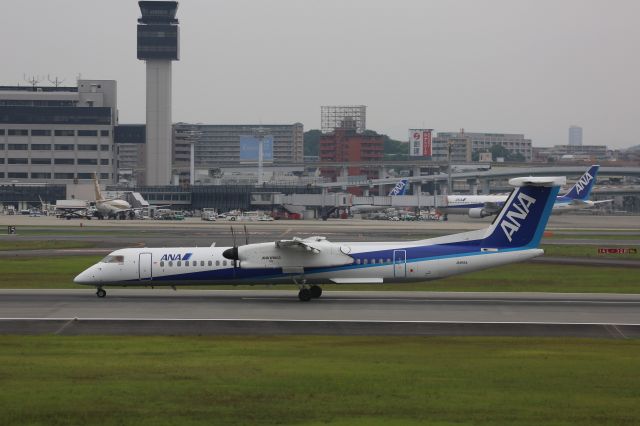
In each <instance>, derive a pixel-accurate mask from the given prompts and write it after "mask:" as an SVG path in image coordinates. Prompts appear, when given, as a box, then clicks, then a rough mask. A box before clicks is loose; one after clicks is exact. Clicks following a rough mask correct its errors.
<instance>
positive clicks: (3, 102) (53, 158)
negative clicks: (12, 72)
mask: <svg viewBox="0 0 640 426" xmlns="http://www.w3.org/2000/svg"><path fill="white" fill-rule="evenodd" d="M116 88H117V87H116V82H115V81H113V80H78V83H77V86H72V87H61V86H49V87H47V86H37V85H34V86H0V182H13V183H37V182H40V183H48V184H66V185H77V184H82V183H83V182H89V183H90V180H91V179H92V175H93V173H97V174H98V176H99V177H100V179H101V180H102V181H103V182H105V183H110V182H113V181H114V175H115V168H116V165H115V164H114V158H115V154H114V144H113V130H114V126H115V125H116V124H117V121H118V110H117V91H116ZM68 192H70V193H73V191H68Z"/></svg>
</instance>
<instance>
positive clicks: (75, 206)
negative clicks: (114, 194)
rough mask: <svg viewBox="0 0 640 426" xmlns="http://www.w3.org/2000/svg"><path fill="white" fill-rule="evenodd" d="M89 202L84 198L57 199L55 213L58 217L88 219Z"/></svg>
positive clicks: (89, 216) (89, 217)
mask: <svg viewBox="0 0 640 426" xmlns="http://www.w3.org/2000/svg"><path fill="white" fill-rule="evenodd" d="M88 211H89V204H88V203H87V202H86V201H84V200H57V201H56V209H55V214H56V217H57V218H60V219H67V220H71V219H89V220H91V215H90V214H89V213H88Z"/></svg>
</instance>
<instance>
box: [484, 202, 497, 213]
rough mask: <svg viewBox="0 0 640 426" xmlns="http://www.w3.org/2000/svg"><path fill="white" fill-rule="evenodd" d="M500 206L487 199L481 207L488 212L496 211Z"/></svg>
mask: <svg viewBox="0 0 640 426" xmlns="http://www.w3.org/2000/svg"><path fill="white" fill-rule="evenodd" d="M501 208H502V206H501V205H499V204H498V203H496V202H494V201H488V202H486V203H484V207H483V209H484V210H485V211H486V212H487V213H490V214H495V213H498V212H499V211H500V209H501Z"/></svg>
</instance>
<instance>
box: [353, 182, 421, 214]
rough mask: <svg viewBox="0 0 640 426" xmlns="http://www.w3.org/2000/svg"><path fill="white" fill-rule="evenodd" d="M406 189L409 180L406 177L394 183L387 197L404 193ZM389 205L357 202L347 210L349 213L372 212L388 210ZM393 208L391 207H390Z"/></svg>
mask: <svg viewBox="0 0 640 426" xmlns="http://www.w3.org/2000/svg"><path fill="white" fill-rule="evenodd" d="M407 189H409V180H408V179H400V180H399V181H398V183H396V184H395V186H394V187H393V188H391V191H389V194H388V195H389V197H391V196H394V195H405V194H406V193H407ZM389 209H390V207H389V206H374V205H371V204H359V205H355V206H351V207H350V208H349V211H350V212H351V214H358V213H374V212H379V211H386V210H389ZM391 209H393V208H391Z"/></svg>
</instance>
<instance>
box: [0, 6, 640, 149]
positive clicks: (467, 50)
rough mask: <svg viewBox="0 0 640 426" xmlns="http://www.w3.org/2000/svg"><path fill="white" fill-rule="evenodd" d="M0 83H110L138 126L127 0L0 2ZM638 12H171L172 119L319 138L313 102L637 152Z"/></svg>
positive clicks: (372, 122) (379, 120) (138, 92)
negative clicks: (293, 129)
mask: <svg viewBox="0 0 640 426" xmlns="http://www.w3.org/2000/svg"><path fill="white" fill-rule="evenodd" d="M2 6H3V7H2V9H3V10H2V13H1V14H0V34H1V37H0V52H2V60H1V61H0V64H1V67H0V84H16V83H22V77H23V74H25V73H26V74H27V75H33V74H37V75H47V74H50V75H51V76H58V77H60V78H66V82H65V84H74V83H75V78H76V76H77V75H78V74H81V75H82V77H83V78H95V79H101V78H104V79H115V80H117V81H118V96H119V99H118V108H119V110H120V122H121V123H133V122H144V116H145V114H144V108H145V89H144V88H145V80H144V76H145V68H144V63H143V62H142V61H138V60H137V59H136V20H137V18H138V17H139V15H140V13H139V8H138V6H137V2H136V1H131V0H126V1H125V0H109V1H107V0H100V1H97V0H57V1H51V0H37V1H36V0H3V1H2ZM639 16H640V2H639V1H637V0H615V1H604V0H603V1H593V0H576V1H569V0H562V1H558V0H532V1H524V0H491V1H489V0H482V1H481V0H460V1H454V0H439V1H427V0H387V1H378V0H317V1H316V0H314V1H306V0H269V1H266V0H263V1H258V0H253V1H249V0H215V1H212V0H208V1H207V0H183V1H181V2H180V6H179V9H178V19H179V20H180V27H181V28H180V31H181V43H180V48H181V60H180V61H179V62H176V63H174V65H173V73H174V74H173V99H174V103H173V117H174V121H187V122H203V123H264V124H269V123H292V122H296V121H300V122H302V123H304V126H305V129H312V128H319V126H320V105H341V104H364V105H367V107H368V108H367V127H368V128H370V129H373V130H377V131H379V132H382V133H388V134H389V135H390V136H392V137H395V138H399V139H402V140H405V139H406V138H407V130H408V129H409V128H416V127H428V128H434V129H435V130H436V131H454V130H458V129H459V128H461V127H462V128H465V130H467V131H486V132H517V133H524V134H525V135H526V136H527V137H530V138H531V139H533V143H534V146H545V145H553V144H561V143H567V138H568V136H567V134H568V127H569V125H571V124H577V125H580V126H582V127H583V128H584V143H585V144H607V145H609V146H612V147H628V146H631V145H634V144H638V143H640V137H638V131H637V125H638V123H640V107H639V102H640V25H639V24H638V17H639Z"/></svg>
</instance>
